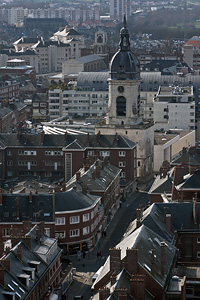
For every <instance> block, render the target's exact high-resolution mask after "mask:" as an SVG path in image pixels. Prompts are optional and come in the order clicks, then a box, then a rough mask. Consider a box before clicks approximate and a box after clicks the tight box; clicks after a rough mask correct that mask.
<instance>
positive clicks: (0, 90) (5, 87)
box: [0, 80, 19, 107]
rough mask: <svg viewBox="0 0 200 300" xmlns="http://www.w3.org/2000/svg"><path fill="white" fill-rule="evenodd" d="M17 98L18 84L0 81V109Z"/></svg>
mask: <svg viewBox="0 0 200 300" xmlns="http://www.w3.org/2000/svg"><path fill="white" fill-rule="evenodd" d="M18 97H19V82H17V81H9V80H8V81H1V82H0V103H1V107H4V106H7V104H8V103H9V101H8V100H9V99H12V98H14V99H15V98H18Z"/></svg>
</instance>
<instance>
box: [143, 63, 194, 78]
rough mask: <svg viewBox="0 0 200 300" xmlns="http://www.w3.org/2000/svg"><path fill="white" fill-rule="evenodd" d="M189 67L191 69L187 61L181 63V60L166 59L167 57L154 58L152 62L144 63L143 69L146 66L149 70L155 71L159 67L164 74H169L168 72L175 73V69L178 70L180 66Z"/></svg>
mask: <svg viewBox="0 0 200 300" xmlns="http://www.w3.org/2000/svg"><path fill="white" fill-rule="evenodd" d="M183 67H188V69H189V70H190V71H191V68H190V67H189V66H188V65H187V64H186V63H181V62H180V61H179V60H165V59H154V60H152V61H151V62H150V63H147V64H145V65H144V67H143V70H145V69H146V68H148V69H149V71H155V69H158V70H159V71H160V72H162V73H163V74H165V75H167V73H169V75H170V74H174V73H173V72H174V71H177V70H178V69H180V68H183Z"/></svg>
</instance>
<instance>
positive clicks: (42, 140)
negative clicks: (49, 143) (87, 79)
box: [41, 130, 44, 145]
mask: <svg viewBox="0 0 200 300" xmlns="http://www.w3.org/2000/svg"><path fill="white" fill-rule="evenodd" d="M43 143H44V130H43V131H42V132H41V145H43Z"/></svg>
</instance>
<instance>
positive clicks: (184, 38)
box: [183, 0, 187, 42]
mask: <svg viewBox="0 0 200 300" xmlns="http://www.w3.org/2000/svg"><path fill="white" fill-rule="evenodd" d="M186 13H187V0H185V4H184V28H183V40H184V42H185V41H186Z"/></svg>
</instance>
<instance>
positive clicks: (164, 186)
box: [149, 169, 174, 194]
mask: <svg viewBox="0 0 200 300" xmlns="http://www.w3.org/2000/svg"><path fill="white" fill-rule="evenodd" d="M173 175H174V169H172V170H171V171H169V172H168V173H167V175H166V176H165V177H161V176H160V175H158V176H156V178H155V180H154V182H153V184H152V186H151V188H150V189H149V194H163V193H167V194H171V193H172V186H173Z"/></svg>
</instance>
